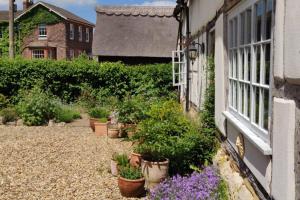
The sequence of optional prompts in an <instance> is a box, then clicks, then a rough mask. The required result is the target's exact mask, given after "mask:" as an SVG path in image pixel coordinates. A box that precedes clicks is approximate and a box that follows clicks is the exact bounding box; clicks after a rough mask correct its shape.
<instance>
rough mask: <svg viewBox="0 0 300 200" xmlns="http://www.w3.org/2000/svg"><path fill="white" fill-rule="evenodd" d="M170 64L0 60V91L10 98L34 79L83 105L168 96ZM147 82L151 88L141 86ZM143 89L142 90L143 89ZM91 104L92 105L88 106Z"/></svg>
mask: <svg viewBox="0 0 300 200" xmlns="http://www.w3.org/2000/svg"><path fill="white" fill-rule="evenodd" d="M171 73H172V70H171V66H170V64H158V65H145V66H131V67H129V66H126V65H124V64H122V63H97V62H94V61H88V60H82V59H81V60H76V61H52V60H22V59H15V60H9V59H5V58H3V59H1V60H0V93H2V94H3V95H5V96H7V97H8V98H11V97H12V96H16V95H17V94H18V91H19V90H20V89H22V90H28V89H31V88H32V87H33V86H34V85H36V83H37V82H41V88H42V89H43V90H48V91H49V92H50V93H52V94H54V95H55V96H57V97H59V98H60V99H61V100H63V101H64V102H75V101H76V100H78V99H79V97H81V99H82V100H88V101H89V102H87V103H86V105H91V104H97V102H99V100H101V99H104V98H107V97H111V96H113V97H116V98H117V99H123V98H124V97H125V96H127V95H137V94H140V95H142V96H145V97H146V98H149V96H150V93H151V94H153V95H154V93H155V95H158V96H168V95H169V94H170V92H172V91H173V86H172V74H171ZM145 83H151V84H152V87H151V88H152V89H153V90H155V92H151V91H149V90H152V89H150V88H147V89H145V90H144V89H143V90H141V88H143V87H144V86H145V85H144V84H145ZM145 91H146V92H145ZM93 106H95V105H92V107H93Z"/></svg>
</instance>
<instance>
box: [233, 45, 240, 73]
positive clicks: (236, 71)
mask: <svg viewBox="0 0 300 200" xmlns="http://www.w3.org/2000/svg"><path fill="white" fill-rule="evenodd" d="M233 67H234V69H233V72H234V78H238V74H239V68H238V53H237V51H234V65H233Z"/></svg>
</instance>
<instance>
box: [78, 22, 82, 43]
mask: <svg viewBox="0 0 300 200" xmlns="http://www.w3.org/2000/svg"><path fill="white" fill-rule="evenodd" d="M78 37H79V41H80V42H82V26H78Z"/></svg>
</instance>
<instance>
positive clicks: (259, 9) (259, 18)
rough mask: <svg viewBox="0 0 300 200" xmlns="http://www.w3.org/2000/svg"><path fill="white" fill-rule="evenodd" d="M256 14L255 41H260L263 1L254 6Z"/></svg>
mask: <svg viewBox="0 0 300 200" xmlns="http://www.w3.org/2000/svg"><path fill="white" fill-rule="evenodd" d="M255 7H256V12H255V17H256V23H255V25H256V26H255V28H256V41H261V39H262V17H263V14H264V10H265V9H264V1H263V0H261V1H259V3H257V4H256V6H255Z"/></svg>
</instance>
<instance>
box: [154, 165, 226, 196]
mask: <svg viewBox="0 0 300 200" xmlns="http://www.w3.org/2000/svg"><path fill="white" fill-rule="evenodd" d="M220 183H221V178H220V177H219V175H218V173H217V172H216V170H215V169H214V168H212V167H207V168H205V169H204V170H203V171H202V172H200V173H199V172H194V173H192V174H191V175H190V176H186V177H184V176H180V175H177V176H174V177H172V178H170V179H167V180H165V181H164V182H162V183H161V184H159V185H158V186H157V187H156V188H154V189H153V190H152V191H150V200H217V199H219V198H218V187H219V184H220Z"/></svg>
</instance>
